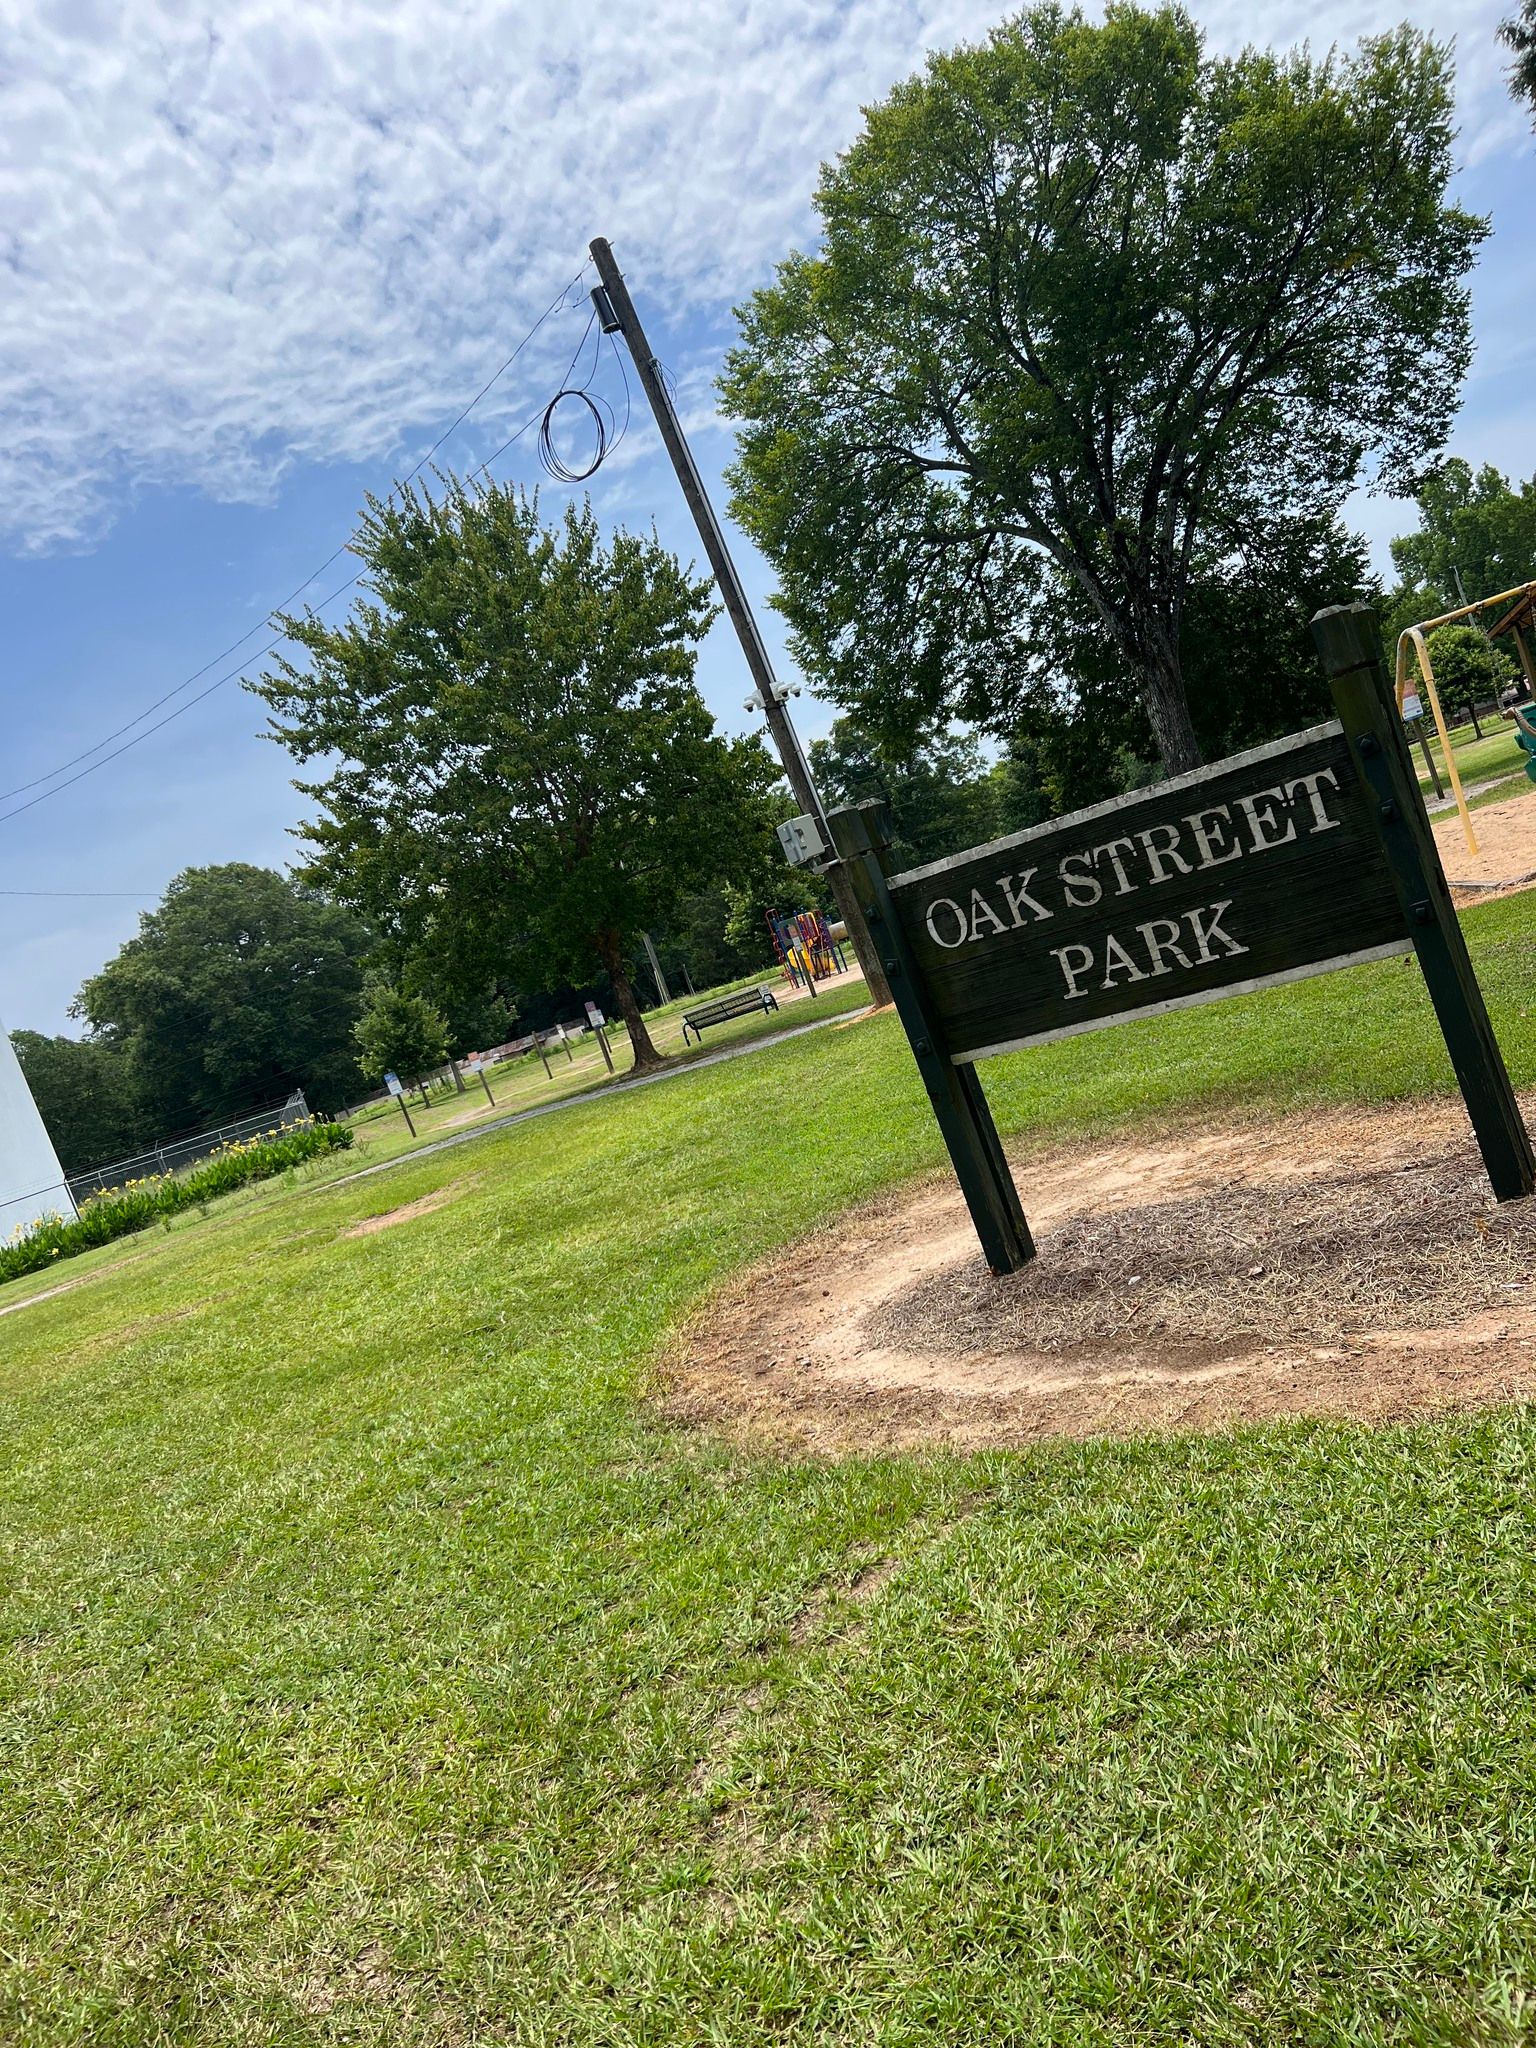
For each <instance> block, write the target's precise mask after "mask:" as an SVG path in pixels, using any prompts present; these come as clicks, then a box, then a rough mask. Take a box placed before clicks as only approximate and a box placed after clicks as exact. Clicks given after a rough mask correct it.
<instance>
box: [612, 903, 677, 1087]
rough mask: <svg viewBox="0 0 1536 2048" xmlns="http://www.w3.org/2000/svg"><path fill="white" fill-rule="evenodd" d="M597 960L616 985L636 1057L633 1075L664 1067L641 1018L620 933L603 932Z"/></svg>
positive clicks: (625, 1025)
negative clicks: (620, 943)
mask: <svg viewBox="0 0 1536 2048" xmlns="http://www.w3.org/2000/svg"><path fill="white" fill-rule="evenodd" d="M597 953H598V958H599V959H600V960H601V961H602V963H603V967H604V969H605V970H606V972H607V975H608V979H609V980H610V981H611V982H612V983H613V993H614V997H615V999H616V1001H617V1002H618V1005H619V1015H620V1016H621V1017H622V1018H623V1019H624V1028H625V1029H626V1030H627V1031H628V1033H629V1043H630V1048H631V1051H632V1052H633V1054H634V1065H633V1067H632V1068H631V1069H630V1071H631V1072H632V1073H636V1074H643V1073H646V1072H647V1071H649V1070H650V1069H651V1068H654V1067H659V1066H660V1065H661V1063H662V1060H661V1054H660V1053H659V1052H658V1051H657V1050H656V1048H655V1046H654V1045H652V1043H651V1034H650V1033H649V1031H647V1030H646V1028H645V1019H644V1018H643V1017H642V1016H641V1014H640V1005H639V1003H638V1002H637V1001H636V1000H635V991H634V985H633V983H632V982H631V981H630V978H629V976H628V974H626V973H625V971H624V955H623V952H622V950H621V948H620V946H619V935H618V933H617V932H604V934H603V936H602V937H601V938H600V939H599V940H598V942H597Z"/></svg>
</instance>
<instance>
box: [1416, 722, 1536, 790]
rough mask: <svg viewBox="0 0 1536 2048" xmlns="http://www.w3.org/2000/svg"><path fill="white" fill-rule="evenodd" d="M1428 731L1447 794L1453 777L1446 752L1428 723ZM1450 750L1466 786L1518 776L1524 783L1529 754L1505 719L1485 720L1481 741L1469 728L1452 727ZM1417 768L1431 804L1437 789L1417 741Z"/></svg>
mask: <svg viewBox="0 0 1536 2048" xmlns="http://www.w3.org/2000/svg"><path fill="white" fill-rule="evenodd" d="M1425 731H1426V733H1427V734H1428V736H1429V746H1430V752H1431V753H1432V754H1433V755H1434V758H1435V761H1436V764H1437V765H1438V767H1439V770H1440V781H1441V785H1442V787H1443V788H1444V789H1445V791H1446V793H1447V794H1449V793H1450V778H1449V776H1448V775H1447V774H1446V771H1445V749H1444V748H1443V747H1442V746H1441V744H1440V741H1439V737H1438V735H1437V734H1436V732H1435V730H1434V727H1433V725H1432V724H1431V723H1429V722H1428V721H1426V724H1425ZM1450 732H1451V751H1452V753H1453V754H1454V755H1455V757H1456V769H1457V773H1458V774H1459V775H1460V776H1461V780H1462V783H1463V786H1465V785H1467V784H1469V783H1475V782H1488V781H1491V780H1493V779H1494V778H1495V777H1498V778H1500V779H1504V780H1507V779H1509V778H1511V777H1515V776H1518V777H1520V778H1521V780H1524V776H1525V763H1526V760H1527V758H1528V757H1527V755H1526V754H1525V753H1524V752H1522V750H1521V748H1520V747H1519V746H1518V745H1517V743H1516V740H1515V729H1514V727H1513V726H1512V725H1511V724H1509V723H1508V721H1507V720H1505V719H1503V718H1499V719H1494V720H1486V719H1485V720H1484V722H1483V738H1482V739H1479V738H1478V737H1477V735H1476V733H1475V732H1474V731H1473V729H1472V727H1471V726H1470V725H1456V726H1452V727H1451V729H1450ZM1410 751H1411V752H1412V755H1413V761H1414V766H1415V767H1416V768H1417V769H1418V771H1419V787H1420V789H1422V790H1423V791H1424V793H1425V795H1426V796H1428V797H1429V798H1430V799H1431V801H1433V798H1434V788H1433V785H1432V784H1431V782H1430V779H1429V776H1428V774H1427V772H1426V771H1425V768H1424V755H1423V751H1422V749H1421V748H1420V747H1419V745H1418V743H1417V742H1416V741H1415V742H1414V743H1413V745H1412V747H1411V750H1410Z"/></svg>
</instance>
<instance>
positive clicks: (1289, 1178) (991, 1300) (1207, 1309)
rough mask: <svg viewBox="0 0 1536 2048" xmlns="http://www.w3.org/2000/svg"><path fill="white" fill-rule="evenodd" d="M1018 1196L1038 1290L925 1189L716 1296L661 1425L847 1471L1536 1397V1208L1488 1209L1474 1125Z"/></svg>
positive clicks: (1196, 1158)
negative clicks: (990, 1447) (1150, 1434)
mask: <svg viewBox="0 0 1536 2048" xmlns="http://www.w3.org/2000/svg"><path fill="white" fill-rule="evenodd" d="M1527 1113H1528V1114H1529V1113H1530V1108H1529V1106H1528V1110H1527ZM1015 1172H1016V1175H1017V1178H1018V1182H1019V1186H1020V1189H1021V1191H1022V1194H1023V1199H1024V1206H1025V1210H1026V1212H1027V1213H1028V1214H1029V1216H1030V1219H1031V1224H1032V1226H1033V1228H1034V1231H1035V1236H1036V1239H1037V1242H1038V1244H1039V1248H1040V1256H1039V1258H1038V1260H1037V1261H1036V1262H1035V1263H1034V1264H1033V1265H1032V1266H1030V1267H1028V1268H1026V1269H1025V1271H1024V1272H1022V1273H1019V1274H1014V1275H1012V1276H1010V1277H1008V1278H1006V1279H1001V1280H1000V1279H995V1278H994V1277H993V1276H992V1275H991V1274H989V1273H988V1272H987V1271H986V1269H985V1267H984V1266H983V1264H982V1262H981V1259H980V1255H979V1253H978V1251H977V1249H976V1244H975V1238H974V1236H973V1235H972V1233H971V1227H970V1222H969V1219H968V1217H967V1216H966V1213H965V1210H964V1207H963V1205H962V1204H961V1202H960V1199H959V1196H958V1194H957V1192H956V1191H955V1190H954V1188H953V1184H952V1183H950V1184H946V1183H945V1182H943V1181H940V1180H937V1179H935V1180H934V1181H932V1182H928V1183H925V1184H923V1185H922V1186H920V1187H919V1188H917V1189H915V1190H914V1189H909V1190H907V1191H905V1192H904V1193H903V1194H901V1195H899V1196H896V1197H893V1198H889V1199H887V1200H885V1201H883V1202H881V1203H879V1204H876V1205H873V1206H871V1207H869V1208H866V1209H863V1210H860V1211H858V1212H856V1213H854V1214H853V1215H850V1216H848V1217H846V1218H844V1219H843V1220H842V1221H841V1222H840V1223H839V1224H837V1225H836V1226H834V1227H833V1228H831V1229H829V1230H827V1231H825V1232H823V1233H821V1234H820V1235H819V1236H818V1237H816V1238H814V1239H813V1240H811V1241H810V1242H809V1243H807V1244H802V1245H801V1246H799V1247H796V1248H794V1249H793V1250H791V1251H790V1252H788V1253H786V1254H782V1255H780V1257H779V1258H778V1259H776V1260H774V1261H772V1262H769V1263H767V1264H765V1265H763V1266H760V1267H758V1268H756V1269H755V1270H754V1271H752V1272H750V1273H748V1274H746V1275H745V1276H743V1277H742V1278H741V1279H739V1280H738V1281H737V1282H735V1283H734V1284H733V1285H732V1286H730V1287H729V1288H727V1289H726V1290H724V1291H723V1292H722V1293H721V1294H720V1295H718V1296H717V1297H716V1298H715V1300H714V1301H713V1302H712V1303H711V1304H710V1306H709V1307H708V1308H707V1309H706V1310H705V1311H704V1312H703V1313H702V1314H701V1315H700V1316H699V1317H698V1318H696V1320H695V1322H694V1324H693V1325H692V1327H691V1328H690V1329H689V1330H688V1331H687V1332H686V1333H685V1336H684V1338H683V1340H682V1342H681V1343H680V1345H679V1347H678V1351H677V1355H676V1357H675V1358H674V1360H673V1361H672V1363H671V1366H670V1369H669V1373H668V1379H667V1385H666V1389H665V1393H664V1401H665V1405H666V1406H667V1408H668V1410H669V1412H670V1413H671V1414H673V1415H674V1416H676V1417H679V1418H681V1419H685V1420H688V1421H691V1422H694V1423H700V1424H706V1425H710V1426H717V1427H718V1426H722V1425H723V1426H726V1427H728V1428H731V1429H733V1430H737V1431H741V1432H745V1433H748V1434H751V1435H754V1436H759V1437H763V1436H766V1437H768V1438H771V1439H772V1440H774V1441H777V1442H780V1443H785V1444H789V1445H792V1446H794V1447H796V1448H800V1449H806V1450H812V1451H817V1452H821V1453H826V1454H837V1453H840V1452H845V1451H851V1450H871V1449H886V1448H907V1447H912V1446H915V1445H918V1444H922V1443H946V1444H952V1445H957V1446H967V1447H971V1446H979V1445H985V1444H1010V1443H1025V1442H1030V1441H1034V1440H1037V1439H1039V1438H1042V1437H1050V1436H1087V1435H1098V1434H1106V1433H1109V1434H1131V1433H1137V1432H1140V1431H1145V1430H1166V1429H1217V1428H1223V1427H1227V1426H1230V1425H1231V1424H1233V1423H1239V1422H1257V1421H1262V1420H1265V1419H1269V1418H1274V1417H1281V1416H1296V1415H1314V1416H1336V1417H1355V1418H1360V1419H1367V1420H1372V1421H1383V1422H1384V1421H1389V1420H1393V1419H1398V1418H1403V1417H1409V1416H1415V1415H1422V1414H1426V1413H1432V1412H1434V1411H1436V1410H1441V1409H1450V1408H1468V1407H1475V1406H1479V1405H1483V1404H1486V1403H1489V1402H1494V1401H1500V1400H1505V1399H1510V1398H1515V1397H1521V1396H1526V1395H1536V1203H1516V1204H1511V1205H1506V1206H1505V1207H1503V1208H1502V1209H1501V1208H1499V1207H1498V1206H1497V1205H1496V1204H1495V1203H1494V1202H1493V1200H1492V1197H1491V1195H1490V1193H1489V1190H1488V1186H1487V1182H1486V1180H1485V1179H1484V1177H1483V1173H1482V1168H1481V1162H1480V1160H1479V1158H1478V1154H1477V1150H1476V1147H1475V1145H1474V1143H1473V1141H1472V1139H1471V1136H1470V1134H1469V1132H1468V1131H1467V1127H1466V1120H1465V1117H1464V1115H1463V1114H1462V1111H1461V1108H1460V1105H1459V1103H1430V1104H1414V1105H1412V1106H1411V1107H1408V1108H1394V1109H1390V1110H1381V1111H1373V1112H1363V1113H1362V1112H1351V1113H1333V1114H1317V1115H1309V1116H1307V1117H1298V1118H1295V1119H1288V1120H1286V1121H1284V1122H1282V1123H1278V1124H1270V1125H1264V1126H1238V1127H1233V1128H1227V1129H1223V1130H1220V1131H1207V1132H1202V1133H1199V1134H1195V1135H1187V1134H1186V1135H1183V1136H1176V1137H1170V1138H1168V1139H1167V1140H1165V1141H1162V1142H1151V1143H1145V1142H1144V1143H1141V1144H1138V1145H1137V1146H1135V1147H1127V1148H1125V1149H1124V1150H1102V1149H1100V1150H1093V1151H1087V1150H1085V1151H1079V1152H1077V1153H1075V1154H1074V1153H1071V1152H1066V1151H1063V1152H1061V1153H1058V1154H1050V1155H1045V1156H1040V1155H1035V1156H1032V1157H1021V1158H1019V1159H1017V1160H1016V1161H1015Z"/></svg>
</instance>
